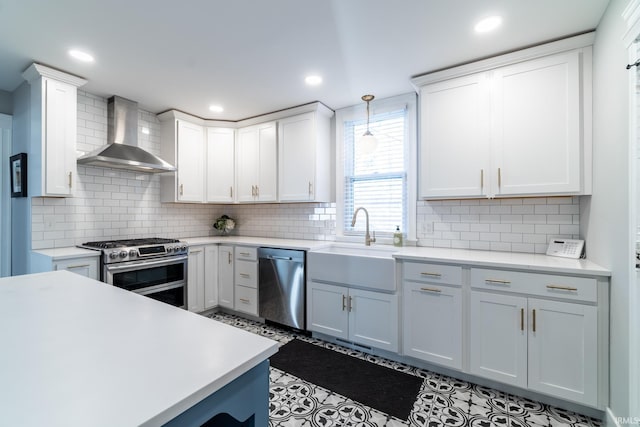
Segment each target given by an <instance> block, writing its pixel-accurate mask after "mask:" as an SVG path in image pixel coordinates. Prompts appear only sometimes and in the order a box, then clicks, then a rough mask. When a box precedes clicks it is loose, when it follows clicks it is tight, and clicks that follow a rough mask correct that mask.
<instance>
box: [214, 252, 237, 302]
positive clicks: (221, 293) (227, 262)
mask: <svg viewBox="0 0 640 427" xmlns="http://www.w3.org/2000/svg"><path fill="white" fill-rule="evenodd" d="M233 266H234V259H233V246H227V245H220V246H219V247H218V304H219V305H220V306H221V307H226V308H230V309H233V302H234V300H233V298H234V292H233V288H234V277H233Z"/></svg>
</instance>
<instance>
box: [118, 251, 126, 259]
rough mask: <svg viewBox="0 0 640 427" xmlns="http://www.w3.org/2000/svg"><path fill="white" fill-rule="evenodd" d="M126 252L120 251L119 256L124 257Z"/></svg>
mask: <svg viewBox="0 0 640 427" xmlns="http://www.w3.org/2000/svg"><path fill="white" fill-rule="evenodd" d="M127 253H128V252H127V251H121V252H120V254H119V255H120V258H126V257H127Z"/></svg>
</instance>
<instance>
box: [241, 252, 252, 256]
mask: <svg viewBox="0 0 640 427" xmlns="http://www.w3.org/2000/svg"><path fill="white" fill-rule="evenodd" d="M240 255H241V256H249V255H251V254H250V253H249V252H240Z"/></svg>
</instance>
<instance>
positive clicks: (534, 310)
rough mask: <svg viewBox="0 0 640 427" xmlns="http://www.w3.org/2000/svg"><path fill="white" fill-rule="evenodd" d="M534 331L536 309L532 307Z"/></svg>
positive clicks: (534, 326)
mask: <svg viewBox="0 0 640 427" xmlns="http://www.w3.org/2000/svg"><path fill="white" fill-rule="evenodd" d="M535 331H536V309H535V308H534V309H533V332H535Z"/></svg>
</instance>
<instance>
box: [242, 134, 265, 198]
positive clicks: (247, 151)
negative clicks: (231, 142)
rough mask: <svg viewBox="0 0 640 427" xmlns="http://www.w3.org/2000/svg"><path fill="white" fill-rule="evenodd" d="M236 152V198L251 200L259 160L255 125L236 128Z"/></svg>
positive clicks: (254, 193)
mask: <svg viewBox="0 0 640 427" xmlns="http://www.w3.org/2000/svg"><path fill="white" fill-rule="evenodd" d="M236 154H237V155H236V165H237V166H236V172H237V188H236V193H237V194H236V200H237V201H238V202H253V201H254V200H255V196H256V185H257V183H258V166H259V161H260V160H259V159H260V152H259V143H258V129H257V128H256V127H250V128H245V129H240V130H238V143H237V145H236Z"/></svg>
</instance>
